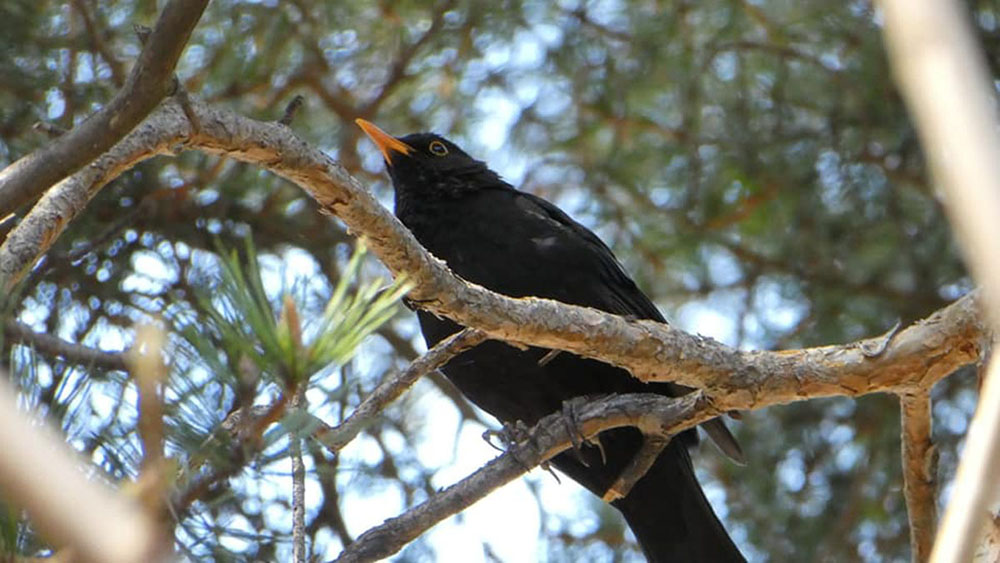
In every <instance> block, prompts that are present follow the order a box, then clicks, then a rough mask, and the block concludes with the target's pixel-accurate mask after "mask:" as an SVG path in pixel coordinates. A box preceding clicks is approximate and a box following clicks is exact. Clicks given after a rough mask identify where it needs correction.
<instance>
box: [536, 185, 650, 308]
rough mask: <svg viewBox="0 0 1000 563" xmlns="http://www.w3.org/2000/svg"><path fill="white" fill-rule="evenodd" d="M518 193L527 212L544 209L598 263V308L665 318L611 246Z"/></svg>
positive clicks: (542, 202) (553, 208) (539, 200)
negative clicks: (602, 298) (601, 302)
mask: <svg viewBox="0 0 1000 563" xmlns="http://www.w3.org/2000/svg"><path fill="white" fill-rule="evenodd" d="M518 196H519V197H520V199H519V200H518V202H517V203H518V206H519V207H521V208H522V209H524V210H526V211H528V212H529V213H531V212H534V213H544V214H545V216H546V217H547V218H548V219H549V220H551V221H553V222H554V223H557V224H558V225H560V226H561V227H562V228H564V229H567V230H569V231H570V232H572V233H573V234H574V235H576V237H579V239H582V240H583V241H585V242H586V243H587V245H588V246H589V247H590V251H591V253H592V254H593V256H594V257H596V258H597V262H598V263H599V264H600V266H601V277H602V278H603V281H604V282H605V283H604V287H602V288H601V289H602V290H604V291H606V292H607V293H608V297H609V302H608V303H607V307H602V309H605V310H606V311H607V312H609V313H615V314H617V315H622V316H625V317H632V318H635V319H644V320H652V321H658V322H661V323H666V322H667V321H666V319H664V318H663V315H662V314H661V313H660V310H659V309H657V308H656V305H654V304H653V302H652V301H650V300H649V297H646V294H645V293H643V292H642V290H640V289H639V287H638V286H636V284H635V281H633V280H632V278H631V277H630V276H629V275H628V274H627V273H626V272H625V268H624V267H623V266H622V265H621V263H620V262H619V261H618V259H617V258H615V255H614V253H613V252H611V249H610V248H608V246H607V245H606V244H604V242H603V241H602V240H601V239H600V238H598V237H597V235H595V234H594V233H593V232H592V231H591V230H590V229H588V228H586V227H584V226H583V225H581V224H579V223H577V222H576V221H574V220H573V219H572V218H571V217H570V216H569V215H567V214H566V213H565V212H563V211H562V210H561V209H559V208H558V207H556V206H555V205H553V204H551V203H549V202H548V201H546V200H544V199H542V198H540V197H538V196H535V195H532V194H529V193H526V192H519V193H518Z"/></svg>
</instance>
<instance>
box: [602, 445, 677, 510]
mask: <svg viewBox="0 0 1000 563" xmlns="http://www.w3.org/2000/svg"><path fill="white" fill-rule="evenodd" d="M669 443H670V438H667V437H664V436H657V435H651V434H646V435H643V437H642V447H641V448H639V451H638V452H636V453H635V456H634V457H633V458H632V461H630V462H629V464H628V467H626V468H625V470H624V471H622V474H621V475H619V476H618V479H616V480H615V482H614V483H612V485H611V486H610V487H608V490H607V492H605V493H604V496H603V497H601V498H602V499H603V500H604V501H605V502H614V501H616V500H618V499H621V498H625V497H626V496H628V493H629V491H631V490H632V487H633V486H635V484H636V483H638V482H639V479H642V478H643V476H645V475H646V472H647V471H649V468H650V467H652V466H653V463H654V462H655V461H656V459H657V458H658V457H660V453H662V452H663V448H666V447H667V444H669Z"/></svg>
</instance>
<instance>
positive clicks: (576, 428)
mask: <svg viewBox="0 0 1000 563" xmlns="http://www.w3.org/2000/svg"><path fill="white" fill-rule="evenodd" d="M586 400H589V398H585V397H576V398H574V399H570V400H568V401H563V404H562V420H563V424H565V425H566V430H567V431H568V432H569V439H570V441H572V442H573V453H574V455H575V456H576V460H577V461H579V462H580V464H581V465H583V466H584V467H590V463H588V462H587V460H586V459H584V457H583V453H582V450H583V446H584V444H586V445H589V446H594V447H595V448H597V450H598V451H599V452H601V463H602V464H606V463H607V462H608V459H607V456H606V455H605V454H604V445H603V444H601V439H600V438H599V437H596V438H593V439H589V438H587V437H586V436H584V434H583V432H582V431H581V430H580V426H581V425H580V417H579V416H577V411H576V409H577V404H578V402H580V401H586Z"/></svg>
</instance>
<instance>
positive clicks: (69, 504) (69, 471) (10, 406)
mask: <svg viewBox="0 0 1000 563" xmlns="http://www.w3.org/2000/svg"><path fill="white" fill-rule="evenodd" d="M7 381H8V379H7V377H6V375H2V374H0V451H3V455H0V496H2V497H3V498H4V500H5V501H8V502H10V503H11V504H12V505H13V506H17V507H20V508H23V509H24V510H25V511H27V513H28V515H29V517H30V518H31V521H32V522H33V523H34V525H37V526H38V529H39V530H41V532H42V534H43V535H44V536H45V537H46V538H47V539H48V540H49V541H50V542H52V543H53V544H54V545H57V546H67V547H71V548H72V550H73V552H74V554H75V557H76V558H79V560H82V561H107V562H109V563H133V562H135V561H162V560H164V556H165V555H166V554H167V552H169V549H165V548H169V546H168V545H167V546H165V545H163V544H162V543H160V541H159V539H160V535H159V533H158V532H157V529H156V526H155V525H154V523H153V521H152V520H151V519H150V518H149V517H147V515H146V514H145V513H144V512H143V511H142V510H141V508H140V507H138V506H137V505H136V504H135V503H133V502H130V501H128V500H126V499H125V498H124V497H123V496H121V495H119V494H116V493H115V491H113V490H111V489H110V488H109V487H107V486H106V485H104V484H102V483H101V482H99V481H95V480H93V479H88V478H87V476H86V472H85V471H83V470H81V467H82V466H85V465H86V464H85V463H84V462H82V461H81V460H79V459H78V457H77V455H76V452H73V451H71V450H70V449H69V446H67V445H66V443H65V442H64V441H63V439H62V438H61V437H60V436H59V435H58V434H57V433H56V432H55V431H54V430H52V429H51V428H49V427H48V425H45V424H38V423H37V422H36V423H31V422H29V421H28V419H27V417H26V416H25V415H26V413H25V412H24V411H23V410H22V409H21V407H20V406H19V405H18V400H17V396H16V394H15V392H14V390H13V389H11V388H10V387H9V386H8V384H7Z"/></svg>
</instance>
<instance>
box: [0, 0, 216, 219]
mask: <svg viewBox="0 0 1000 563" xmlns="http://www.w3.org/2000/svg"><path fill="white" fill-rule="evenodd" d="M207 4H208V0H171V1H170V2H168V3H167V5H166V6H164V8H163V12H161V13H160V17H159V19H158V20H157V22H156V27H155V29H153V32H152V34H151V35H150V37H149V40H148V41H146V44H145V46H144V47H143V49H142V53H141V54H140V55H139V59H138V60H137V61H136V64H135V66H134V67H133V68H132V72H131V73H130V74H129V77H128V80H126V82H125V86H124V87H123V88H122V89H121V90H119V91H118V94H116V95H115V97H114V98H113V99H112V100H111V102H109V103H108V105H106V106H104V107H103V108H101V110H100V111H98V112H97V113H95V114H94V115H92V116H91V117H90V118H89V119H87V120H86V121H84V122H83V123H81V124H80V125H79V126H77V127H75V128H73V130H72V131H70V132H69V133H67V134H65V135H63V136H62V137H60V138H58V139H56V140H55V141H53V142H52V143H50V144H49V145H47V146H46V147H44V148H42V149H40V150H37V151H35V152H33V153H31V154H29V155H28V156H25V157H24V158H21V159H20V160H18V161H17V162H14V163H13V164H11V165H10V166H8V167H7V168H6V169H4V170H3V171H0V217H3V216H6V215H7V214H9V213H11V212H13V211H14V210H15V209H17V208H18V207H20V206H21V205H23V204H25V203H27V202H29V201H31V200H32V199H35V198H37V197H38V196H39V195H41V194H42V193H43V192H44V191H45V190H47V189H48V188H49V187H50V186H52V185H53V184H55V183H56V182H58V181H60V180H62V179H63V178H65V177H66V176H68V175H70V174H73V173H74V172H76V171H77V170H79V169H80V167H82V166H84V165H86V164H87V163H89V162H91V161H93V160H94V159H95V158H97V157H98V156H100V155H101V154H102V153H104V152H105V151H107V150H108V149H109V148H111V146H112V145H114V144H115V143H117V142H118V141H119V140H120V139H121V138H122V137H124V136H125V135H126V134H127V133H128V132H129V131H131V130H132V129H133V128H134V127H135V126H136V125H137V124H138V123H139V122H140V121H142V119H143V118H145V117H146V116H147V115H149V112H151V111H153V109H154V108H155V107H156V106H157V104H159V103H160V101H161V100H162V99H163V97H164V96H165V95H166V94H167V92H168V90H169V88H170V86H171V77H172V75H173V72H174V67H175V66H177V59H178V58H180V55H181V52H182V51H183V50H184V45H185V44H186V43H187V41H188V38H189V37H190V36H191V31H192V30H193V29H194V26H195V24H197V23H198V19H199V18H200V17H201V13H202V12H203V11H204V9H205V6H206V5H207Z"/></svg>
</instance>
